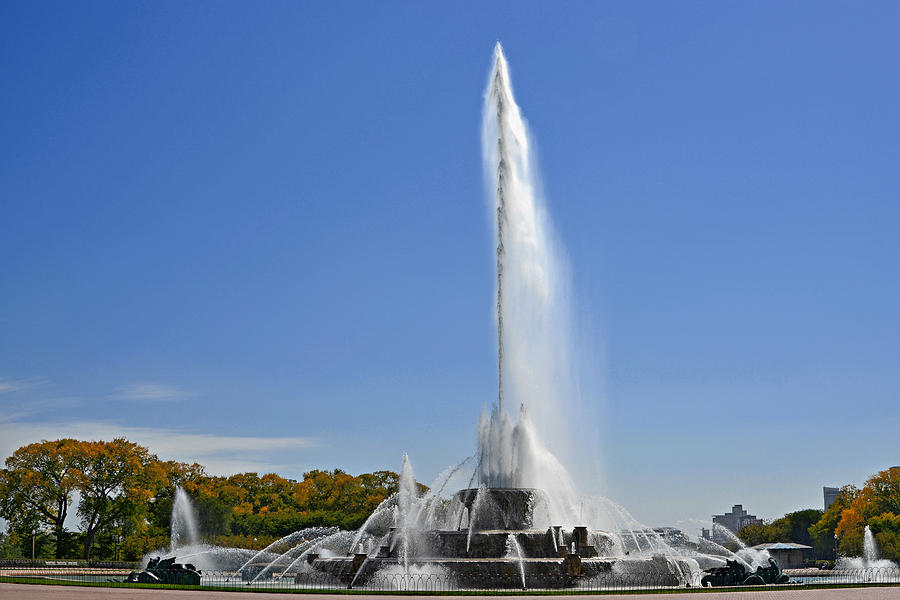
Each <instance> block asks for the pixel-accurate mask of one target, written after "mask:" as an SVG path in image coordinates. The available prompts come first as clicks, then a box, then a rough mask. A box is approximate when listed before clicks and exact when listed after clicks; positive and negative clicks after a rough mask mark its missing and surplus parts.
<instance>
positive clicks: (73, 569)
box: [0, 565, 900, 594]
mask: <svg viewBox="0 0 900 600" xmlns="http://www.w3.org/2000/svg"><path fill="white" fill-rule="evenodd" d="M130 572H131V570H130V569H127V568H102V567H97V566H61V565H60V566H52V567H51V566H42V567H40V566H0V585H2V583H3V582H27V583H44V584H56V585H89V586H113V587H156V586H154V585H150V584H138V583H126V582H125V579H126V577H127V576H128V574H129V573H130ZM807 573H808V572H807ZM696 575H697V577H696V578H695V580H693V581H690V582H681V583H676V582H674V581H673V576H672V575H671V574H653V573H643V574H639V573H638V574H635V573H615V572H608V573H603V574H600V575H595V576H590V577H581V578H566V577H564V576H560V578H559V579H558V580H554V581H552V582H550V583H549V584H548V582H547V579H546V578H545V579H544V584H543V585H532V584H531V583H530V582H529V580H528V574H527V573H526V574H525V578H524V585H523V581H522V575H521V572H520V571H518V570H516V571H515V572H510V573H507V574H504V575H503V576H500V577H496V576H495V577H493V578H492V579H491V580H488V579H490V578H488V577H486V578H485V579H486V580H485V581H484V583H483V584H478V583H476V584H471V583H469V584H465V583H463V582H461V581H459V580H458V579H457V578H456V577H454V575H452V574H446V573H414V572H409V573H405V572H392V571H382V572H375V573H373V574H370V575H368V576H366V577H365V578H364V579H363V578H362V577H360V578H358V579H360V580H356V581H354V580H353V577H352V576H351V575H347V574H344V575H331V574H328V573H322V572H317V571H306V572H299V573H277V572H276V573H274V574H271V573H269V574H266V575H264V576H261V577H258V578H256V579H253V577H254V576H255V574H254V575H250V574H242V573H240V572H234V571H207V570H204V571H201V575H200V585H199V587H200V588H203V589H221V590H243V591H273V590H309V591H320V592H329V591H338V590H347V589H348V588H351V587H352V589H356V590H361V591H368V592H399V593H417V594H421V593H430V594H441V593H453V592H460V591H473V590H474V591H484V592H503V591H510V592H518V593H521V591H522V590H523V589H525V590H527V591H529V592H553V591H557V592H558V591H561V590H566V591H567V592H574V593H579V592H590V593H596V592H624V591H654V590H673V589H678V588H682V589H685V588H692V587H697V586H699V579H700V576H702V575H703V573H702V572H700V573H697V574H696ZM885 584H887V585H892V584H893V585H900V569H898V568H866V569H844V570H833V571H822V572H821V574H815V575H810V574H806V575H802V576H792V577H791V579H790V581H789V582H788V583H784V584H778V585H777V586H772V585H770V586H769V587H779V588H785V587H787V588H815V587H823V586H826V587H831V586H845V585H846V586H851V585H852V586H855V585H885ZM162 585H163V586H165V584H162ZM166 587H188V588H193V587H198V586H190V585H178V586H166ZM738 587H739V586H738Z"/></svg>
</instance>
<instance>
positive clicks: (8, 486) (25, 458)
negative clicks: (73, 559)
mask: <svg viewBox="0 0 900 600" xmlns="http://www.w3.org/2000/svg"><path fill="white" fill-rule="evenodd" d="M78 445H79V442H78V441H77V440H72V439H61V440H55V441H42V442H37V443H34V444H29V445H27V446H23V447H21V448H19V449H18V450H16V451H15V452H14V453H13V455H12V456H10V457H9V458H7V459H6V469H4V470H2V471H0V517H3V518H4V519H6V520H8V521H9V522H10V526H11V528H12V529H15V530H18V531H21V532H23V533H24V532H33V531H35V530H49V531H52V532H53V534H54V537H55V539H56V541H57V543H56V556H57V558H62V557H63V555H64V553H65V539H66V535H67V534H66V531H65V521H66V516H67V515H68V511H69V506H70V505H71V504H72V493H73V491H74V490H75V487H76V485H77V481H76V477H75V470H76V459H77V457H78Z"/></svg>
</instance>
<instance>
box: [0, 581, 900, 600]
mask: <svg viewBox="0 0 900 600" xmlns="http://www.w3.org/2000/svg"><path fill="white" fill-rule="evenodd" d="M416 597H417V596H388V595H371V596H368V595H363V594H359V595H356V594H353V595H340V594H268V593H265V592H206V591H192V590H152V589H127V588H102V587H69V586H61V585H25V584H18V583H0V598H2V599H3V600H14V599H15V600H93V599H94V598H97V599H99V600H152V599H156V598H162V599H164V600H166V599H170V600H276V599H278V600H288V599H290V598H295V599H297V600H300V599H303V600H339V599H340V598H347V599H348V600H350V599H354V600H411V599H412V598H416ZM419 597H423V598H424V597H426V596H419ZM565 597H566V596H499V597H498V596H458V598H460V599H465V600H497V599H498V598H502V599H506V600H559V599H560V598H565ZM569 597H570V598H577V599H579V600H772V599H774V600H819V599H822V600H843V599H844V598H846V599H848V600H900V587H883V588H881V587H870V588H847V589H825V590H784V589H781V590H775V589H760V590H759V591H754V592H697V593H683V594H609V595H596V596H589V595H579V596H569ZM430 598H435V597H434V596H430Z"/></svg>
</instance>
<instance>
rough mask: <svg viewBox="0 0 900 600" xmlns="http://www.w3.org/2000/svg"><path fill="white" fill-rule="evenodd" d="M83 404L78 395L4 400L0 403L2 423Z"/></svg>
mask: <svg viewBox="0 0 900 600" xmlns="http://www.w3.org/2000/svg"><path fill="white" fill-rule="evenodd" d="M81 404H83V402H82V400H81V398H79V397H77V396H59V397H55V398H29V399H28V401H27V402H13V401H9V402H7V401H5V400H4V401H3V402H2V403H0V423H3V422H8V421H18V420H19V419H23V418H26V417H30V416H32V415H40V414H44V415H47V414H58V411H60V410H65V409H71V408H75V407H78V406H80V405H81Z"/></svg>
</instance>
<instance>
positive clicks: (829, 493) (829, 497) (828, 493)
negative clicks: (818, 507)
mask: <svg viewBox="0 0 900 600" xmlns="http://www.w3.org/2000/svg"><path fill="white" fill-rule="evenodd" d="M822 494H823V495H824V496H825V510H828V507H829V506H831V503H832V502H834V501H835V500H837V497H838V496H840V495H841V488H836V487H823V488H822Z"/></svg>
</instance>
